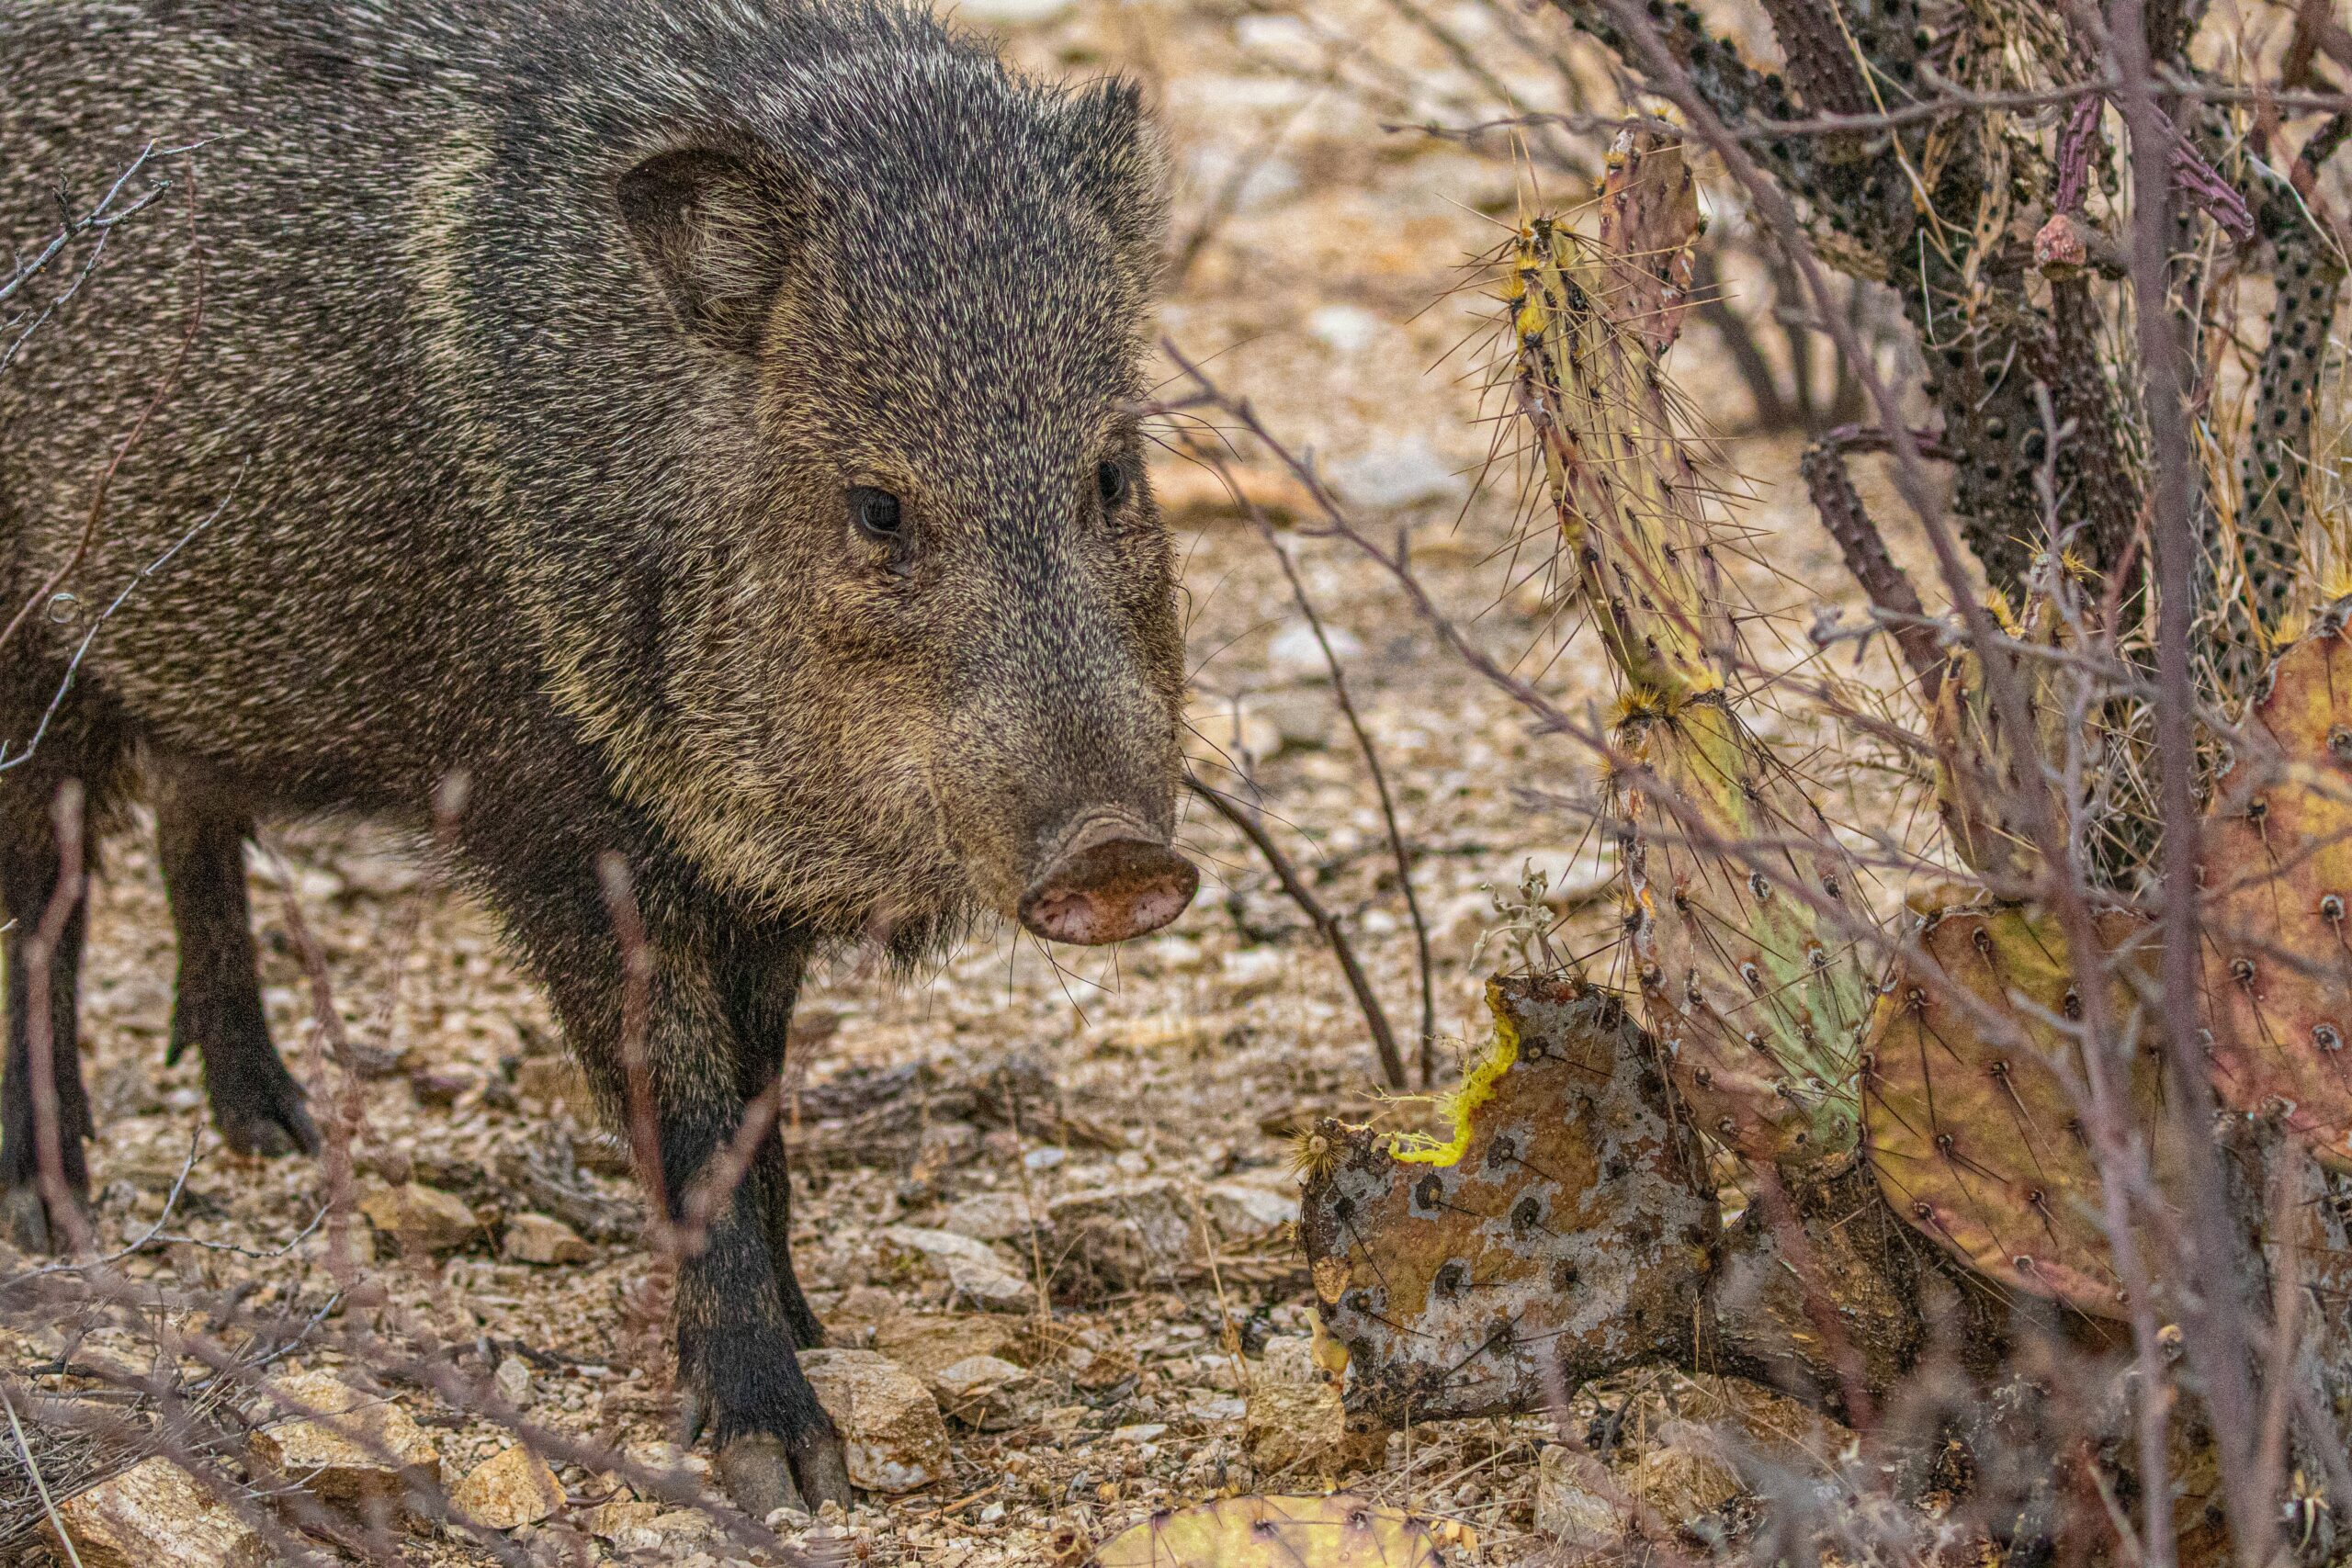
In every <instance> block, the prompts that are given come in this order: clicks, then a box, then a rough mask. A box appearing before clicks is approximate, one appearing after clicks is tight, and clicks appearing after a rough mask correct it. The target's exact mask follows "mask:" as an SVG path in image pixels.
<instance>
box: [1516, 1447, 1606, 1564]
mask: <svg viewBox="0 0 2352 1568" xmlns="http://www.w3.org/2000/svg"><path fill="white" fill-rule="evenodd" d="M1535 1529H1536V1531H1537V1532H1538V1533H1539V1534H1542V1535H1548V1536H1550V1537H1551V1538H1552V1540H1553V1543H1554V1544H1555V1546H1557V1547H1558V1548H1559V1549H1560V1551H1561V1553H1562V1555H1563V1556H1565V1557H1566V1558H1567V1559H1568V1560H1569V1561H1570V1562H1582V1561H1585V1560H1588V1559H1589V1558H1592V1557H1595V1556H1597V1555H1599V1554H1600V1553H1604V1552H1609V1551H1614V1550H1615V1549H1617V1548H1618V1547H1620V1546H1622V1545H1623V1544H1624V1540H1625V1517H1624V1514H1623V1510H1621V1509H1620V1508H1619V1507H1618V1506H1616V1505H1615V1504H1613V1503H1611V1502H1610V1501H1609V1500H1608V1499H1606V1498H1604V1497H1601V1496H1599V1495H1596V1494H1594V1493H1592V1492H1589V1491H1588V1490H1586V1488H1585V1485H1584V1483H1583V1482H1582V1481H1581V1480H1579V1479H1578V1478H1577V1466H1576V1456H1575V1455H1573V1454H1571V1453H1570V1452H1569V1451H1568V1450H1566V1449H1565V1448H1563V1447H1561V1446H1560V1445H1559V1444H1557V1443H1550V1444H1546V1445H1545V1446H1544V1451H1543V1453H1542V1454H1541V1455H1539V1456H1538V1458H1537V1460H1536V1471H1535Z"/></svg>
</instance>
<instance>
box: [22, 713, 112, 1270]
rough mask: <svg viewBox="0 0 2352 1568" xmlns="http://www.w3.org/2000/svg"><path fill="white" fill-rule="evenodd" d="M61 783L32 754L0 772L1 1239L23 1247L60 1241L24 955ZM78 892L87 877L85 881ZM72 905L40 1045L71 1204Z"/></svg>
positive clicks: (75, 963)
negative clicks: (20, 768)
mask: <svg viewBox="0 0 2352 1568" xmlns="http://www.w3.org/2000/svg"><path fill="white" fill-rule="evenodd" d="M61 783H62V780H60V779H59V778H58V777H57V776H56V774H54V773H51V772H50V771H49V770H47V769H45V768H42V767H40V765H39V760H38V759H37V760H36V763H35V765H34V766H32V767H28V768H27V769H26V770H25V771H24V772H23V773H20V774H18V775H17V776H16V777H14V778H9V777H6V775H0V906H5V908H0V916H5V922H0V923H5V924H6V929H7V935H6V937H0V942H5V944H6V948H7V964H8V975H7V985H8V1063H7V1069H6V1072H7V1077H6V1080H5V1082H4V1083H0V1218H4V1219H5V1222H6V1225H7V1230H8V1235H9V1239H10V1240H12V1241H14V1242H15V1243H16V1245H17V1246H18V1247H22V1248H24V1249H26V1250H28V1251H32V1252H46V1251H49V1250H50V1249H51V1247H54V1246H57V1245H59V1244H62V1242H64V1241H65V1239H66V1236H65V1235H63V1234H61V1232H60V1226H61V1225H62V1216H60V1215H57V1214H53V1213H51V1212H50V1206H49V1205H48V1204H47V1203H46V1202H44V1201H42V1198H41V1191H40V1144H39V1140H38V1138H37V1136H36V1133H35V1123H36V1110H35V1100H34V1098H33V1087H32V1048H33V1043H34V1042H33V1035H34V1029H33V1020H34V1017H35V1014H34V1013H33V1011H32V1009H31V1002H32V993H33V990H34V989H35V986H34V983H33V981H34V976H33V973H32V970H31V968H30V967H29V965H28V962H27V959H28V953H29V952H30V950H32V949H33V948H34V947H35V946H36V945H37V943H36V940H35V939H36V933H38V932H39V931H40V929H41V926H42V922H43V920H44V919H45V918H46V917H47V916H48V913H49V908H50V903H51V899H52V898H53V897H55V896H56V893H57V887H58V882H59V858H58V849H59V845H58V838H57V830H56V823H55V819H54V818H52V817H51V804H52V802H53V801H54V800H55V799H56V792H57V788H58V785H59V784H61ZM91 842H92V840H91V837H90V835H88V834H87V833H85V835H84V839H83V853H82V863H83V867H84V869H85V872H86V870H87V868H88V867H89V866H90V865H91V864H93V863H95V861H96V855H95V854H94V853H92V852H91ZM85 892H86V883H85ZM87 907H88V900H87V899H86V897H85V898H82V899H78V900H76V901H75V903H74V907H73V910H72V912H71V913H70V914H69V915H68V916H67V917H66V919H65V921H64V924H63V926H62V928H60V929H59V931H58V933H57V942H56V946H55V948H54V949H53V950H52V952H51V954H50V960H49V963H48V964H47V965H46V968H47V971H48V973H47V975H46V976H45V979H46V981H47V986H46V989H47V991H48V1005H47V1007H46V1008H45V1009H43V1012H45V1014H46V1016H47V1022H48V1028H47V1031H46V1033H47V1037H48V1051H49V1059H50V1066H51V1073H52V1075H53V1078H54V1082H55V1085H56V1093H57V1100H56V1114H57V1123H56V1125H57V1143H58V1156H59V1163H60V1166H61V1167H62V1172H61V1173H62V1175H63V1177H64V1179H65V1187H66V1190H67V1192H68V1193H69V1194H70V1201H75V1202H86V1201H87V1200H88V1198H89V1192H90V1176H89V1169H88V1168H87V1166H86V1165H85V1163H84V1160H83V1152H82V1144H83V1140H85V1139H86V1138H88V1137H89V1136H90V1135H91V1128H90V1105H89V1100H87V1099H86V1098H85V1096H84V1094H83V1091H82V1055H81V1049H80V1032H79V1029H78V1028H77V1019H78V1014H79V1008H78V1007H77V1005H76V1003H77V1000H78V992H79V987H80V985H81V974H82V933H83V929H84V921H83V911H84V910H85V908H87Z"/></svg>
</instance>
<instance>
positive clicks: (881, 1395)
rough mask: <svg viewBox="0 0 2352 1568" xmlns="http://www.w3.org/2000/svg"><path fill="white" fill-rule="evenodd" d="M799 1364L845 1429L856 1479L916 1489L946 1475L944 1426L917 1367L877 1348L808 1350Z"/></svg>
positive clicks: (871, 1486) (877, 1486) (874, 1486)
mask: <svg viewBox="0 0 2352 1568" xmlns="http://www.w3.org/2000/svg"><path fill="white" fill-rule="evenodd" d="M800 1370H801V1371H804V1372H806V1373H807V1374H808V1375H809V1386H811V1387H812V1388H814V1389H815V1390H816V1391H817V1401H818V1403H819V1404H822V1405H823V1406H824V1407H825V1413H826V1414H827V1415H829V1416H831V1417H832V1418H833V1425H834V1426H836V1427H840V1428H841V1434H842V1442H843V1443H844V1444H845V1445H846V1446H847V1448H848V1450H849V1478H850V1482H851V1483H852V1484H853V1485H856V1486H862V1487H865V1489H866V1490H868V1491H872V1492H912V1491H914V1490H915V1489H916V1488H918V1487H922V1486H928V1485H930V1484H931V1483H933V1482H934V1481H939V1480H943V1479H944V1478H945V1477H946V1476H947V1475H948V1473H949V1472H950V1471H951V1469H952V1468H953V1462H954V1461H952V1460H951V1458H950V1457H949V1454H948V1451H947V1424H946V1422H944V1421H943V1420H942V1419H941V1418H940V1415H939V1405H938V1403H937V1402H936V1401H934V1400H933V1398H932V1396H931V1391H930V1390H929V1389H927V1388H925V1387H923V1385H922V1383H920V1382H916V1381H915V1378H914V1375H913V1374H912V1373H910V1372H909V1371H906V1370H905V1369H904V1368H902V1367H900V1366H899V1365H897V1364H896V1363H895V1362H893V1361H891V1360H890V1359H889V1358H888V1357H887V1356H882V1355H879V1354H876V1352H874V1351H872V1350H803V1351H802V1352H801V1353H800Z"/></svg>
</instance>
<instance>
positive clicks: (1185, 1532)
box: [1092, 1495, 1444, 1568]
mask: <svg viewBox="0 0 2352 1568" xmlns="http://www.w3.org/2000/svg"><path fill="white" fill-rule="evenodd" d="M1443 1562H1444V1559H1443V1558H1442V1557H1440V1556H1439V1555H1438V1550H1437V1541H1436V1540H1435V1539H1434V1538H1432V1537H1431V1536H1430V1532H1429V1528H1428V1527H1427V1526H1426V1525H1423V1524H1422V1523H1421V1522H1420V1521H1419V1520H1418V1519H1415V1518H1413V1517H1410V1516H1409V1515H1407V1514H1404V1513H1400V1512H1398V1511H1397V1509H1395V1508H1381V1507H1375V1506H1373V1505H1372V1504H1371V1503H1368V1502H1366V1501H1365V1500H1364V1499H1363V1498H1362V1497H1351V1496H1346V1495H1340V1496H1336V1497H1228V1498H1227V1499H1226V1500H1225V1501H1224V1502H1222V1503H1204V1504H1202V1505H1201V1506H1198V1507H1193V1508H1179V1509H1176V1510H1174V1511H1172V1512H1163V1513H1158V1514H1154V1515H1153V1516H1152V1517H1150V1518H1148V1519H1147V1520H1145V1521H1144V1522H1143V1523H1142V1524H1139V1525H1137V1526H1136V1527H1135V1529H1131V1530H1128V1531H1126V1532H1125V1533H1124V1534H1121V1535H1118V1536H1114V1538H1112V1539H1111V1540H1108V1541H1106V1542H1104V1543H1103V1547H1102V1549H1101V1550H1100V1551H1096V1552H1095V1554H1094V1559H1093V1565H1092V1568H1442V1565H1443Z"/></svg>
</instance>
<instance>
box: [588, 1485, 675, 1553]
mask: <svg viewBox="0 0 2352 1568" xmlns="http://www.w3.org/2000/svg"><path fill="white" fill-rule="evenodd" d="M661 1516H662V1505H661V1504H659V1503H648V1502H645V1501H642V1500H641V1499H639V1498H635V1497H616V1498H614V1499H613V1500H612V1501H611V1502H609V1503H600V1504H598V1505H597V1506H595V1507H594V1508H593V1509H591V1510H590V1511H589V1514H588V1533H589V1534H590V1535H593V1536H594V1537H595V1538H596V1539H597V1540H608V1541H610V1542H612V1543H613V1544H614V1545H615V1546H616V1547H618V1548H620V1549H621V1550H622V1551H636V1550H641V1549H646V1548H651V1547H655V1546H659V1545H660V1544H661V1538H660V1537H658V1536H656V1535H654V1534H653V1531H652V1529H651V1526H652V1524H653V1521H654V1520H655V1519H657V1518H659V1517H661Z"/></svg>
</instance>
